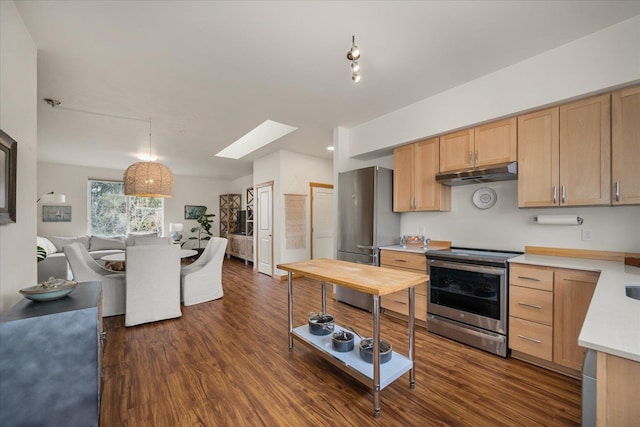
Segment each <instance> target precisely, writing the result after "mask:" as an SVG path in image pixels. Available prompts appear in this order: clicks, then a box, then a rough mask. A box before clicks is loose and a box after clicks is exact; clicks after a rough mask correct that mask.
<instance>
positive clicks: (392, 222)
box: [336, 166, 400, 311]
mask: <svg viewBox="0 0 640 427" xmlns="http://www.w3.org/2000/svg"><path fill="white" fill-rule="evenodd" d="M337 220H338V223H339V227H338V259H339V260H343V261H350V262H356V263H360V264H372V265H380V263H379V259H378V253H379V250H378V248H379V247H380V246H385V245H394V244H397V243H398V241H399V239H400V214H398V213H395V212H393V171H392V170H390V169H385V168H382V167H379V166H371V167H368V168H363V169H357V170H353V171H350V172H342V173H340V174H338V218H337ZM336 299H337V300H338V301H341V302H344V303H347V304H350V305H353V306H356V307H359V308H362V309H364V310H368V311H371V309H372V303H373V300H372V297H371V295H368V294H365V293H363V292H359V291H354V290H352V289H348V288H345V287H342V286H337V287H336Z"/></svg>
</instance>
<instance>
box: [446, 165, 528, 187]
mask: <svg viewBox="0 0 640 427" xmlns="http://www.w3.org/2000/svg"><path fill="white" fill-rule="evenodd" d="M512 179H518V163H517V162H511V163H502V164H499V165H491V166H484V167H479V168H473V169H465V170H461V171H455V172H442V173H439V174H437V175H436V182H438V183H439V184H443V185H450V186H456V185H466V184H477V183H480V182H496V181H509V180H512Z"/></svg>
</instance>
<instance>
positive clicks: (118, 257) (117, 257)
mask: <svg viewBox="0 0 640 427" xmlns="http://www.w3.org/2000/svg"><path fill="white" fill-rule="evenodd" d="M197 254H198V251H196V250H194V249H180V258H189V257H192V256H194V255H197ZM100 259H101V260H103V261H112V262H113V261H115V262H124V261H126V252H118V253H115V254H109V255H105V256H103V257H101V258H100Z"/></svg>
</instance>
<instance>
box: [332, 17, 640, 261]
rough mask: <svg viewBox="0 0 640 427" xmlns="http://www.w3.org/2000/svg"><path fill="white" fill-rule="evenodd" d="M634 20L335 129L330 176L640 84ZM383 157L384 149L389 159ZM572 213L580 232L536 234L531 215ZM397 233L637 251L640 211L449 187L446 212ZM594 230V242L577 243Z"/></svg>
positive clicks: (501, 188) (421, 215)
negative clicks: (459, 133)
mask: <svg viewBox="0 0 640 427" xmlns="http://www.w3.org/2000/svg"><path fill="white" fill-rule="evenodd" d="M639 52H640V16H637V17H635V18H632V19H630V20H627V21H625V22H622V23H620V24H617V25H615V26H612V27H609V28H606V29H604V30H602V31H599V32H597V33H594V34H591V35H589V36H586V37H584V38H582V39H579V40H576V41H573V42H571V43H568V44H566V45H564V46H561V47H558V48H556V49H553V50H550V51H548V52H545V53H542V54H540V55H538V56H535V57H532V58H529V59H527V60H525V61H522V62H521V63H519V64H515V65H513V66H510V67H507V68H504V69H502V70H499V71H497V72H495V73H492V74H489V75H487V76H484V77H482V78H479V79H477V80H474V81H472V82H469V83H467V84H464V85H461V86H458V87H456V88H453V89H451V90H448V91H445V92H443V93H441V94H438V95H436V96H433V97H431V98H428V99H425V100H422V101H420V102H417V103H415V104H412V105H409V106H407V107H405V108H402V109H400V110H397V111H394V112H393V113H390V114H387V115H385V116H382V117H379V118H377V119H374V120H372V121H370V122H368V123H365V124H363V125H361V126H358V127H356V128H353V129H351V130H344V129H340V128H337V129H336V130H335V131H334V143H336V142H337V143H336V148H337V152H336V153H335V154H334V165H335V166H336V169H337V170H336V173H337V172H338V171H341V170H347V169H353V166H354V165H359V164H364V162H363V163H360V161H358V160H356V159H354V158H353V156H358V158H359V159H367V162H369V163H371V164H376V163H378V161H386V160H387V159H388V157H383V158H381V159H376V157H379V156H380V154H379V153H388V152H390V151H391V149H392V148H393V147H394V146H397V145H401V144H404V143H407V142H410V141H415V140H419V139H422V138H425V137H428V136H432V135H437V134H442V133H446V132H449V131H452V130H455V129H460V128H465V127H469V126H472V125H474V124H476V123H481V122H486V121H490V120H492V119H496V118H499V117H502V116H507V115H513V114H516V113H518V112H522V111H527V110H533V109H537V108H539V107H543V106H545V105H547V104H551V103H558V102H560V101H562V100H567V99H572V98H577V97H580V96H582V95H585V94H587V93H592V92H598V91H603V90H605V89H608V88H614V87H620V86H623V85H628V84H631V83H633V82H636V81H639V80H640V54H639ZM385 150H386V151H385ZM484 186H486V187H491V188H494V189H495V190H496V192H497V194H498V202H497V204H496V205H495V206H494V207H493V208H491V209H488V210H484V211H483V210H479V209H477V208H476V207H475V206H474V205H473V204H472V202H471V197H472V195H473V192H474V191H476V190H477V189H478V188H481V187H484ZM554 213H563V214H565V213H575V214H578V215H580V216H581V217H583V218H584V221H585V222H584V224H583V225H582V226H541V225H536V224H534V223H533V220H532V218H533V217H534V216H535V215H537V214H554ZM401 217H402V222H401V232H402V233H403V234H418V233H419V232H420V230H421V227H424V230H425V234H427V235H428V237H431V238H432V239H437V240H451V241H452V242H453V244H454V245H456V246H469V247H485V248H492V249H511V250H518V251H522V250H523V249H524V246H525V245H527V246H547V247H560V248H577V249H593V250H611V251H633V252H639V251H640V227H639V226H638V220H639V218H640V206H627V207H590V208H566V207H565V208H545V209H518V207H517V182H516V181H511V182H503V183H493V184H484V185H483V184H477V185H469V186H462V187H454V188H453V191H452V209H451V212H416V213H403V214H402V215H401ZM583 228H585V229H590V230H592V233H593V240H592V241H582V240H581V230H582V229H583Z"/></svg>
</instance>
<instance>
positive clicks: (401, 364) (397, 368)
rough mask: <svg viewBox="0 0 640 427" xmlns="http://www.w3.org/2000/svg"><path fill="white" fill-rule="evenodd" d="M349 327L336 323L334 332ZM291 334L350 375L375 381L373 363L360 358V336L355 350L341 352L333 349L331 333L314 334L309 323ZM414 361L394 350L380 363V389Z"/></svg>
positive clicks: (403, 371) (367, 380) (365, 382)
mask: <svg viewBox="0 0 640 427" xmlns="http://www.w3.org/2000/svg"><path fill="white" fill-rule="evenodd" d="M341 330H345V331H347V332H349V330H348V329H346V328H343V327H340V326H338V325H335V328H334V332H339V331H341ZM291 336H292V337H293V338H295V339H296V340H298V341H300V342H301V343H303V344H305V345H307V346H308V347H310V348H312V349H315V350H318V351H319V354H320V355H322V356H323V357H324V358H325V359H326V360H328V361H329V362H331V363H332V364H334V365H335V366H337V367H338V368H341V369H343V370H344V371H345V372H347V373H348V374H349V375H351V376H352V377H354V378H355V379H357V380H358V381H360V382H362V383H364V384H371V383H372V381H373V363H367V362H365V361H364V360H362V359H361V358H360V353H359V347H358V344H359V343H360V338H358V337H357V336H355V337H354V345H353V350H351V351H347V352H339V351H335V350H334V349H333V346H332V343H331V334H328V335H313V334H311V333H310V332H309V326H308V325H302V326H298V327H297V328H294V329H293V331H292V332H291ZM412 367H413V362H412V361H411V360H409V358H407V357H406V356H404V355H402V354H400V353H397V352H395V351H394V352H393V354H392V356H391V359H390V360H389V361H388V362H386V363H382V364H380V390H382V389H384V388H385V387H386V386H388V385H389V384H391V383H392V382H394V381H395V380H397V379H398V378H400V377H401V376H402V375H403V374H405V373H406V372H408V371H409V370H411V368H412Z"/></svg>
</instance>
